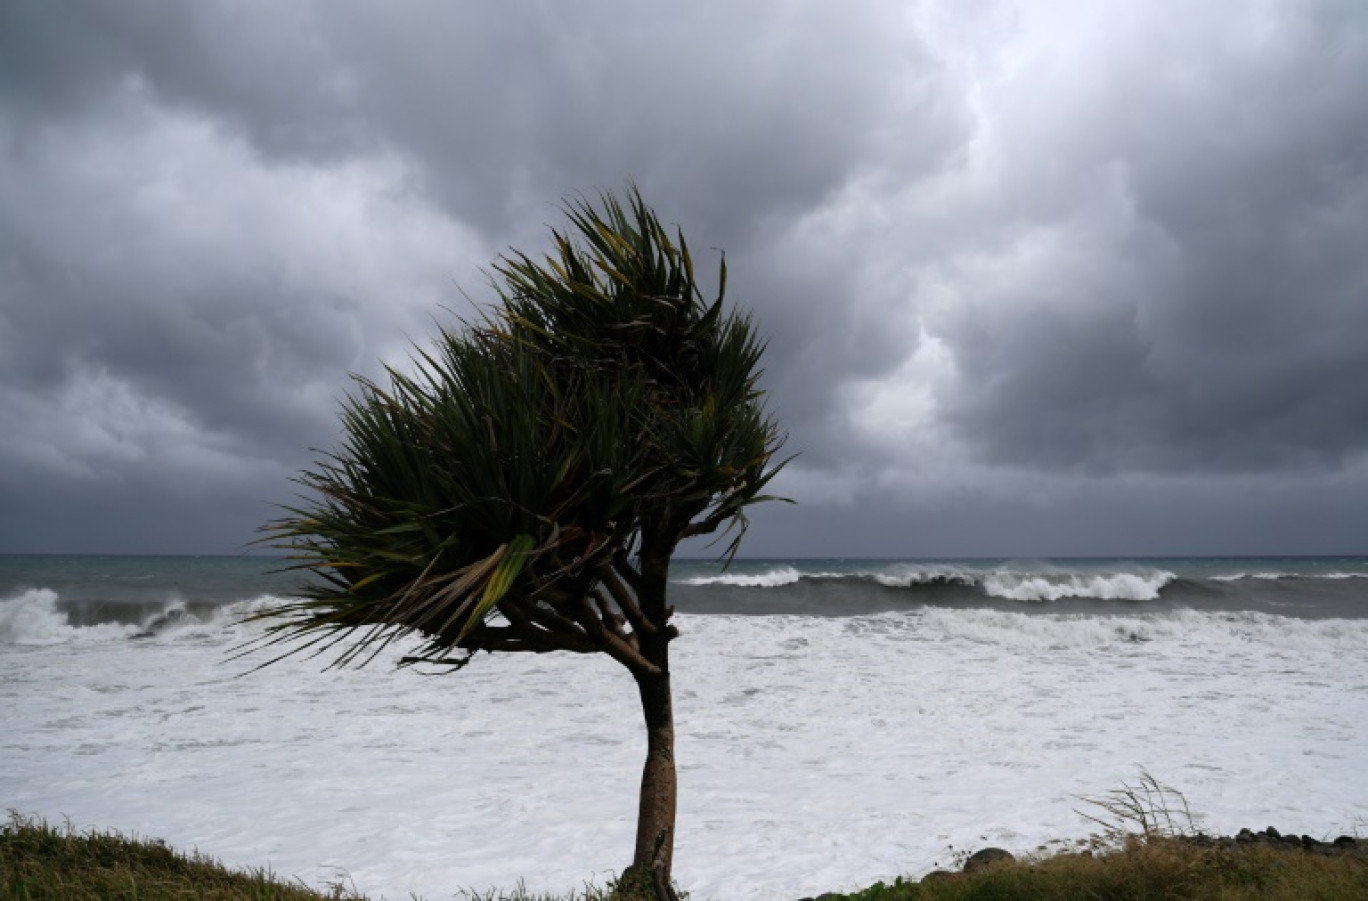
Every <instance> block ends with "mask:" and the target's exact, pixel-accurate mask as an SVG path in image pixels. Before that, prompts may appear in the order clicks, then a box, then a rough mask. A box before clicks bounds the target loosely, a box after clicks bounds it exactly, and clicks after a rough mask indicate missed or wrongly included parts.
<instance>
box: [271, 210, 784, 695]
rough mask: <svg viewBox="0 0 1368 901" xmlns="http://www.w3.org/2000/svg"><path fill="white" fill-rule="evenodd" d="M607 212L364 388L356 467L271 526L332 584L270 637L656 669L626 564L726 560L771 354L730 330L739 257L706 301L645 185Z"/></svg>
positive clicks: (516, 267)
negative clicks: (570, 654)
mask: <svg viewBox="0 0 1368 901" xmlns="http://www.w3.org/2000/svg"><path fill="white" fill-rule="evenodd" d="M600 200H601V203H600V205H599V206H598V207H595V206H593V205H591V204H590V203H588V202H586V201H585V200H583V199H577V200H573V201H569V202H567V203H566V205H565V210H566V214H567V216H568V218H569V221H570V224H571V227H572V228H571V231H570V232H569V233H566V232H562V231H558V230H553V231H552V238H553V241H554V252H553V253H551V254H548V255H546V256H545V257H544V258H542V259H534V258H532V257H530V256H528V255H526V254H523V253H519V252H513V253H511V254H510V255H508V256H505V257H503V258H501V259H500V260H499V261H498V262H497V263H496V264H495V265H494V267H493V272H492V274H491V275H492V277H491V281H492V282H493V284H494V287H495V289H496V291H497V294H498V299H499V304H498V305H497V306H496V307H495V308H494V309H493V310H492V311H491V312H489V313H488V314H486V316H485V317H484V318H483V319H482V320H481V321H479V322H477V323H474V324H467V323H461V324H458V327H455V328H449V329H443V330H442V331H441V333H440V335H439V336H438V339H437V341H436V344H435V347H433V348H431V349H415V359H414V362H415V363H416V364H417V365H416V372H413V373H409V374H405V373H403V372H401V371H399V370H398V369H396V368H393V367H388V368H387V375H388V384H384V385H382V384H379V383H377V382H374V381H369V380H365V379H358V380H357V390H356V391H355V392H354V393H353V394H352V395H350V396H349V397H348V398H347V399H346V401H345V402H344V407H343V412H342V418H343V426H344V439H343V442H342V446H341V448H340V449H339V450H337V451H335V452H333V453H331V454H329V455H327V456H326V457H324V458H323V459H322V460H321V461H319V462H318V463H317V464H316V465H315V468H314V469H312V470H310V471H307V472H305V473H303V474H302V475H301V477H300V478H299V481H300V482H301V484H302V485H303V486H305V487H306V488H307V489H309V491H308V494H307V495H306V496H305V497H304V499H303V500H304V503H303V504H302V505H300V506H295V507H289V508H287V512H288V514H289V515H287V516H285V517H284V518H282V519H279V520H277V521H275V522H273V523H271V524H270V525H269V526H268V527H267V529H266V531H267V535H268V539H269V540H271V541H272V542H273V543H275V544H277V545H280V546H284V547H286V548H288V549H289V550H290V552H291V554H292V555H293V557H294V558H295V560H296V563H297V564H298V565H299V566H301V567H305V568H308V569H310V570H313V571H314V572H315V573H317V575H318V577H319V578H318V579H317V580H315V581H313V582H312V583H311V584H310V585H309V587H308V588H307V590H306V591H307V593H306V596H305V597H304V598H302V599H301V600H299V601H298V602H297V603H294V604H291V605H288V606H287V607H283V608H280V609H277V610H274V611H272V612H271V614H270V615H271V616H273V617H284V618H285V619H284V621H283V622H282V621H277V622H276V623H275V625H274V626H273V627H272V628H273V630H274V632H275V633H283V634H277V635H276V636H275V637H277V638H290V637H294V636H297V635H299V634H301V633H303V634H306V635H309V636H310V637H311V639H312V641H311V642H309V643H308V645H307V646H309V647H313V648H314V649H316V650H320V651H326V650H328V649H329V648H331V647H334V646H339V647H340V648H341V650H340V653H339V654H338V656H337V657H336V659H335V662H336V663H338V664H341V665H345V664H351V663H360V662H364V661H366V660H369V659H370V658H371V657H372V656H373V655H374V654H375V653H376V652H377V651H378V650H379V649H380V648H381V647H382V646H384V645H386V644H388V643H390V642H392V641H394V640H395V639H397V638H402V637H404V636H406V635H412V634H413V633H417V635H419V636H421V637H422V639H423V640H424V643H423V645H422V648H421V650H420V651H419V652H418V653H417V654H416V655H414V656H412V657H409V658H407V660H408V661H409V662H414V661H440V662H448V663H454V662H458V661H461V660H464V659H468V657H453V656H452V652H453V651H455V650H457V649H463V650H465V651H470V652H473V651H478V650H489V651H523V650H525V651H550V650H565V651H578V652H595V651H603V652H606V653H609V654H611V655H612V656H613V657H615V658H617V659H618V660H620V661H621V662H623V663H624V664H626V665H628V667H629V668H631V669H634V670H637V669H643V670H647V671H649V670H650V669H652V665H651V664H650V662H649V661H647V660H645V659H643V658H642V657H641V655H640V653H639V650H640V648H639V644H640V642H639V637H640V634H641V633H643V632H645V631H649V630H650V629H651V628H652V626H653V624H651V623H650V622H648V621H647V620H646V619H644V618H643V615H642V613H641V611H640V610H639V609H638V607H639V605H638V604H637V603H636V599H635V596H634V589H636V588H637V587H638V586H637V585H636V584H634V583H637V582H638V581H639V579H640V576H639V573H638V572H637V570H636V569H635V567H634V566H633V564H632V560H633V559H634V558H635V557H637V556H638V555H639V554H640V553H641V552H642V551H643V550H645V551H647V553H648V555H649V554H654V555H659V554H661V553H663V554H664V555H665V556H666V557H667V558H668V555H669V554H670V553H671V552H673V550H674V547H675V546H676V545H677V543H678V542H679V541H680V540H682V539H683V538H686V537H689V536H693V535H698V534H703V533H709V532H712V531H714V530H716V529H718V528H719V527H730V528H732V529H734V535H733V540H732V543H731V545H730V546H729V548H728V551H729V553H734V551H735V548H736V545H737V542H739V540H740V537H741V534H742V533H743V532H744V530H745V527H746V519H745V508H746V507H747V506H749V505H750V504H753V503H756V502H757V501H761V500H765V499H766V497H765V496H764V495H763V494H762V493H761V492H762V490H763V488H764V486H765V485H766V483H767V482H768V481H769V480H770V479H771V478H772V477H773V475H774V474H775V472H776V471H777V469H778V465H777V464H776V462H775V460H774V455H775V452H776V451H777V449H778V448H779V446H780V444H781V436H780V435H779V432H778V430H777V428H776V426H775V424H774V422H773V421H772V419H771V418H770V417H769V416H768V415H767V414H766V412H765V410H764V406H763V398H762V394H761V392H760V390H759V388H758V387H757V385H756V380H757V377H758V375H759V369H758V362H759V359H760V355H761V352H762V350H763V345H762V344H761V342H760V341H759V340H758V339H757V337H756V334H755V331H754V329H753V327H752V325H751V322H750V319H749V318H748V317H747V316H745V315H741V314H737V313H735V312H730V313H728V312H725V311H724V310H723V296H724V294H725V290H726V262H725V259H723V260H722V261H721V262H720V264H719V267H718V279H717V294H716V297H715V298H714V299H713V300H711V301H707V300H705V299H704V296H703V293H702V291H701V289H700V286H699V284H698V281H697V279H696V277H695V273H694V264H693V259H692V257H691V255H690V252H689V248H688V245H687V243H686V242H685V240H684V238H683V236H682V234H680V233H679V232H678V231H676V232H675V234H674V235H671V234H670V233H669V232H668V231H667V230H666V229H665V228H664V227H663V226H662V225H661V223H660V222H659V220H658V219H657V218H656V215H655V213H654V212H653V211H652V210H651V209H650V208H649V207H648V206H647V205H646V204H645V203H644V201H643V200H642V198H641V196H640V194H639V193H638V192H637V191H636V190H635V189H634V188H633V189H632V190H631V191H630V193H629V195H628V198H627V205H626V206H625V207H624V206H623V205H622V204H621V203H619V201H618V200H616V199H615V198H614V197H612V196H611V195H603V196H602V197H601V198H600ZM495 614H502V615H501V616H500V617H498V619H499V620H500V621H499V622H497V623H496V622H494V621H491V617H492V616H493V615H495ZM656 627H659V628H663V627H664V624H663V623H662V624H657V626H656ZM339 642H341V644H340V645H339ZM300 649H302V646H299V645H295V646H294V647H293V648H292V649H291V653H293V652H295V651H297V650H300Z"/></svg>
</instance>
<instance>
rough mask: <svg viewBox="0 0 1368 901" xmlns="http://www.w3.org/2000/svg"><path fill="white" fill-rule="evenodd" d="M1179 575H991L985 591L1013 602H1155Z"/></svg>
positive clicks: (1142, 573)
mask: <svg viewBox="0 0 1368 901" xmlns="http://www.w3.org/2000/svg"><path fill="white" fill-rule="evenodd" d="M1175 578H1177V576H1175V575H1174V574H1173V573H1171V572H1165V571H1163V570H1154V571H1150V572H1133V573H1132V572H1110V573H1029V572H1009V571H998V572H992V573H989V574H988V575H986V576H984V577H983V590H984V591H985V592H987V593H988V594H989V595H991V596H993V597H999V598H1007V599H1009V600H1013V601H1057V600H1059V599H1060V598H1099V599H1101V600H1123V601H1152V600H1154V599H1155V598H1157V597H1159V591H1160V590H1161V589H1162V588H1163V587H1164V586H1165V585H1167V584H1168V583H1170V582H1172V581H1173V580H1174V579H1175Z"/></svg>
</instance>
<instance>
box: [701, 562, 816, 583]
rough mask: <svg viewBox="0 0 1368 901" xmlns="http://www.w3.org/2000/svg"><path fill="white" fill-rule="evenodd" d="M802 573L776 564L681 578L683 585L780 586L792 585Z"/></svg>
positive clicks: (790, 567) (801, 576)
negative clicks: (768, 567) (752, 570)
mask: <svg viewBox="0 0 1368 901" xmlns="http://www.w3.org/2000/svg"><path fill="white" fill-rule="evenodd" d="M801 578H803V574H802V573H800V572H798V570H796V569H794V568H793V567H792V566H778V567H775V568H774V569H771V570H768V571H766V572H763V573H722V574H721V575H717V576H694V577H692V578H689V579H685V580H683V582H684V584H685V585H736V586H739V587H742V588H781V587H783V586H784V585H792V584H793V583H794V582H797V581H798V580H799V579H801Z"/></svg>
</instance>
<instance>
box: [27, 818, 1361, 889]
mask: <svg viewBox="0 0 1368 901" xmlns="http://www.w3.org/2000/svg"><path fill="white" fill-rule="evenodd" d="M1104 835H1105V833H1104ZM463 897H464V898H466V899H468V901H614V893H613V886H611V885H610V886H609V887H608V888H598V887H596V886H593V885H586V886H585V887H584V889H583V890H582V891H579V892H573V893H571V894H570V895H543V894H534V893H530V892H528V891H526V890H525V889H523V888H517V889H514V890H513V891H511V892H499V891H490V892H486V893H480V892H470V891H467V892H465V893H463ZM738 897H741V896H738ZM821 897H822V898H823V899H824V901H830V899H837V898H840V899H847V901H906V899H927V901H931V899H935V901H970V899H972V901H991V899H1003V901H1007V899H1040V901H1046V899H1061V901H1062V899H1099V901H1101V899H1117V901H1149V899H1155V901H1158V899H1164V901H1173V899H1202V901H1206V899H1269V901H1282V899H1287V901H1293V899H1295V901H1317V899H1321V901H1338V899H1350V898H1368V858H1365V857H1364V856H1363V855H1362V854H1351V855H1344V856H1333V857H1331V856H1322V855H1317V854H1311V853H1304V852H1300V851H1285V850H1281V849H1278V848H1275V847H1270V846H1268V845H1264V844H1257V843H1254V844H1251V843H1243V844H1239V845H1235V846H1221V845H1217V844H1202V843H1199V842H1194V841H1192V840H1191V839H1190V838H1187V837H1184V836H1182V835H1169V834H1162V833H1161V832H1160V831H1158V830H1155V831H1151V832H1150V833H1149V834H1129V835H1126V836H1125V837H1124V838H1122V839H1121V840H1120V841H1119V843H1118V844H1115V845H1107V846H1105V847H1104V846H1103V845H1101V844H1099V846H1098V848H1097V850H1095V851H1093V850H1088V851H1082V852H1068V851H1066V852H1061V853H1056V854H1054V855H1053V856H1048V857H1042V858H1037V859H1030V860H1025V861H1018V862H1011V863H1002V864H998V865H995V866H990V867H988V868H986V869H984V870H981V871H978V872H975V873H971V874H956V875H946V876H942V877H940V878H934V879H925V880H923V881H922V882H913V881H910V880H903V879H897V880H894V882H893V883H892V884H884V883H882V882H881V883H878V884H877V885H874V886H871V887H870V888H868V889H865V890H864V891H861V892H857V893H853V894H849V895H835V894H831V895H823V896H821ZM0 899H4V901H19V899H24V901H37V899H63V901H67V899H71V901H84V899H92V901H93V899H101V901H103V899H130V901H131V899H139V901H161V899H212V901H218V899H252V901H266V899H271V901H319V899H331V901H364V899H363V897H362V896H361V895H358V894H356V893H355V892H353V891H351V890H349V889H347V888H345V887H344V886H342V885H332V886H328V887H325V889H324V890H322V891H319V890H315V889H311V888H309V887H307V886H305V885H303V884H302V883H299V882H298V881H295V882H281V881H279V880H277V879H276V877H275V876H273V874H272V873H271V872H270V871H269V870H265V869H260V870H255V869H254V870H246V871H233V870H229V869H226V868H225V867H223V866H222V865H220V864H219V863H218V862H217V861H215V860H213V859H212V858H209V857H206V856H204V855H201V854H199V853H198V852H195V853H192V854H189V855H186V854H183V853H180V852H177V851H174V850H172V849H170V848H168V847H167V846H166V845H165V844H163V843H161V842H159V841H156V840H139V839H137V838H136V837H126V836H123V835H120V834H119V833H95V832H89V833H78V832H76V831H74V830H72V829H71V828H70V827H67V828H66V829H56V828H53V827H51V826H48V825H47V824H46V823H42V822H39V821H35V820H30V819H25V818H22V817H20V816H18V815H17V814H12V815H11V817H10V822H9V824H8V825H6V826H4V827H3V828H0Z"/></svg>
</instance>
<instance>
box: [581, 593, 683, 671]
mask: <svg viewBox="0 0 1368 901" xmlns="http://www.w3.org/2000/svg"><path fill="white" fill-rule="evenodd" d="M576 600H577V602H578V603H577V604H576V606H575V619H576V621H577V622H579V624H580V625H582V626H584V628H585V630H586V631H588V632H589V633H590V634H591V635H593V636H594V637H596V638H598V639H599V640H600V641H601V642H602V643H603V650H604V651H605V652H606V653H607V654H608V656H610V657H612V658H613V659H614V660H616V661H617V662H618V663H621V664H622V665H623V666H625V667H627V669H629V670H631V671H632V673H633V675H648V676H660V675H664V670H662V669H661V668H660V667H658V666H656V665H655V664H654V663H652V662H651V661H649V660H647V659H646V658H645V657H643V656H642V655H641V652H640V651H639V650H637V649H636V648H635V647H634V646H633V643H631V642H628V641H627V640H626V639H624V638H621V637H619V636H617V635H615V634H613V632H612V631H611V630H609V629H608V627H607V626H605V625H604V623H603V620H601V619H600V618H599V615H598V611H596V610H595V609H594V608H593V605H592V604H590V602H589V597H588V595H580V596H579V598H577V599H576Z"/></svg>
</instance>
